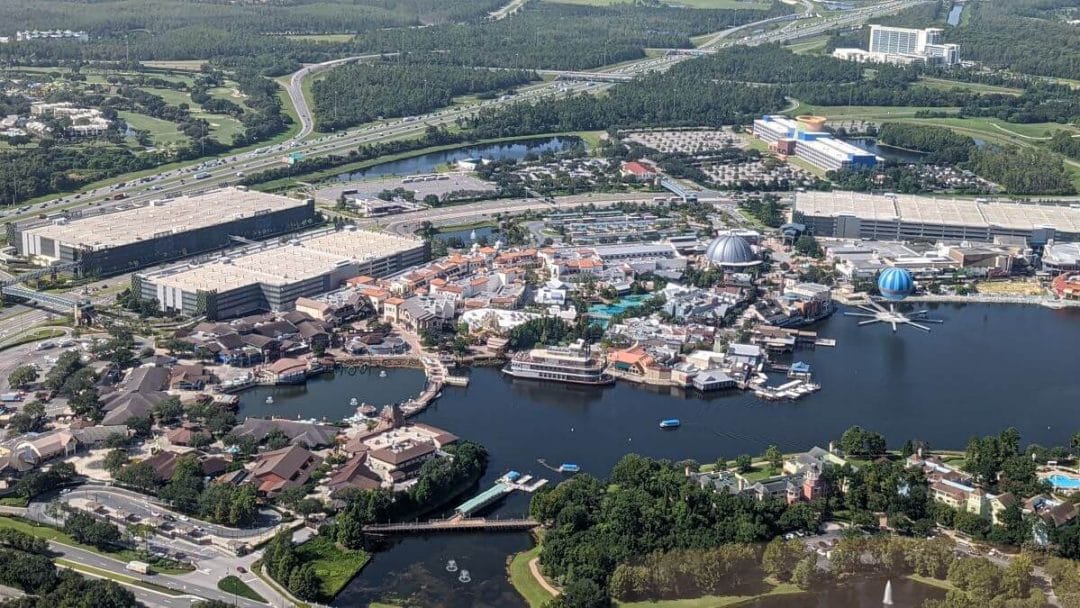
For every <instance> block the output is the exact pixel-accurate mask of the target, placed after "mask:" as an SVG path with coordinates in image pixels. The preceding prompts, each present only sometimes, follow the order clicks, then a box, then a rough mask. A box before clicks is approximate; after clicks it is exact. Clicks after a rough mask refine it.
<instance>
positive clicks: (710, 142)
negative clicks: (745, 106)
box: [623, 129, 746, 154]
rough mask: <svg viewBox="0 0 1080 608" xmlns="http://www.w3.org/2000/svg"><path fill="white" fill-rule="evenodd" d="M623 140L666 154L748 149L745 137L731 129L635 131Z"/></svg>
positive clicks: (624, 135)
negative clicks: (733, 148)
mask: <svg viewBox="0 0 1080 608" xmlns="http://www.w3.org/2000/svg"><path fill="white" fill-rule="evenodd" d="M623 138H624V139H626V140H627V141H632V142H636V143H639V144H641V145H643V146H645V147H647V148H652V149H653V150H656V151H658V152H664V153H672V152H678V153H683V154H697V153H699V152H706V151H709V150H721V149H723V148H732V147H735V148H745V147H746V139H745V136H744V135H742V134H739V133H735V132H734V131H732V130H731V129H716V130H701V131H697V130H695V131H679V130H671V131H634V132H632V133H625V134H623Z"/></svg>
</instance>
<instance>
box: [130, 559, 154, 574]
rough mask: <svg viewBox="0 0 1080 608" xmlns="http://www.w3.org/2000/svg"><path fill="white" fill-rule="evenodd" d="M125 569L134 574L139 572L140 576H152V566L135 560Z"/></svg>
mask: <svg viewBox="0 0 1080 608" xmlns="http://www.w3.org/2000/svg"><path fill="white" fill-rule="evenodd" d="M125 568H127V569H128V570H131V571H132V572H138V573H139V574H150V564H148V563H146V562H139V561H134V560H133V561H130V562H128V563H127V566H125Z"/></svg>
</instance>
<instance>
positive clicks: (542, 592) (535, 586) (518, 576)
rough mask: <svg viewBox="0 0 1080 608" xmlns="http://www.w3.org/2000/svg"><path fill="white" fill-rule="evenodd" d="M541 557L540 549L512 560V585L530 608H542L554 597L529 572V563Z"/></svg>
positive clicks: (536, 548)
mask: <svg viewBox="0 0 1080 608" xmlns="http://www.w3.org/2000/svg"><path fill="white" fill-rule="evenodd" d="M539 555H540V547H539V546H536V547H533V548H532V549H529V550H528V551H524V552H522V553H518V554H516V555H514V557H513V558H512V559H511V560H510V584H512V585H513V586H514V590H515V591H517V592H518V594H520V595H521V596H522V597H523V598H525V601H526V602H527V603H528V604H529V608H542V607H543V605H544V604H546V603H547V602H549V601H551V598H552V595H551V594H550V593H548V592H547V590H546V589H544V588H543V587H541V586H540V583H538V582H537V581H536V577H534V576H533V575H532V571H531V570H529V562H530V561H532V559H533V558H535V557H537V556H539Z"/></svg>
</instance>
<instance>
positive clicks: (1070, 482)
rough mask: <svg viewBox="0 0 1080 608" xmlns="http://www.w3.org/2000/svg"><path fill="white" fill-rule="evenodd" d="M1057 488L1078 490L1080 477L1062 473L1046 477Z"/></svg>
mask: <svg viewBox="0 0 1080 608" xmlns="http://www.w3.org/2000/svg"><path fill="white" fill-rule="evenodd" d="M1046 479H1047V480H1048V481H1049V482H1050V483H1051V484H1052V485H1053V486H1054V487H1055V488H1059V489H1065V490H1077V489H1080V478H1077V477H1073V476H1071V475H1063V474H1061V473H1054V474H1053V475H1051V476H1049V477H1047V478H1046Z"/></svg>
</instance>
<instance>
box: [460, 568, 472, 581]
mask: <svg viewBox="0 0 1080 608" xmlns="http://www.w3.org/2000/svg"><path fill="white" fill-rule="evenodd" d="M457 580H458V582H459V583H468V582H471V581H472V577H471V576H469V571H468V570H462V571H461V574H460V575H458V577H457Z"/></svg>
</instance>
